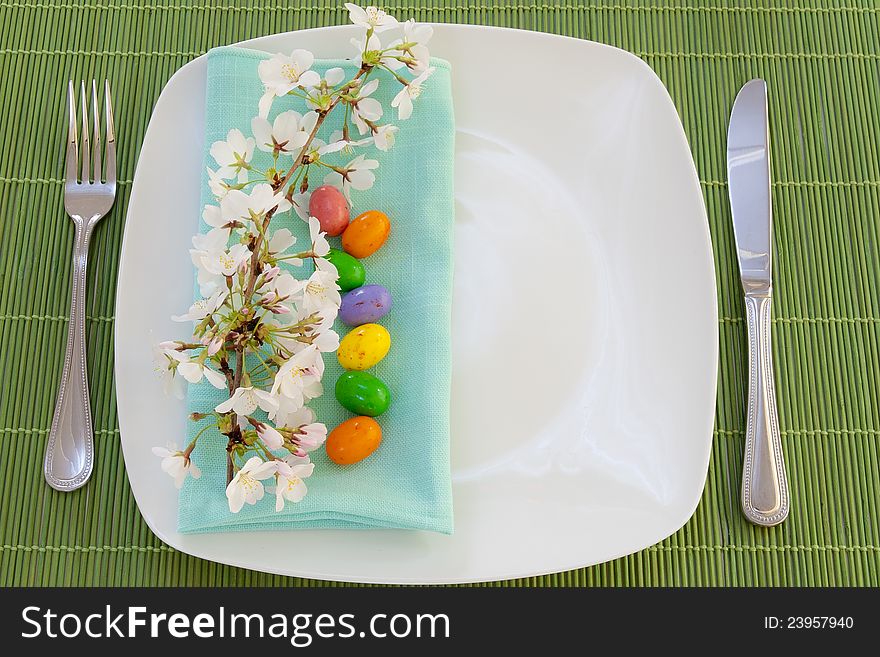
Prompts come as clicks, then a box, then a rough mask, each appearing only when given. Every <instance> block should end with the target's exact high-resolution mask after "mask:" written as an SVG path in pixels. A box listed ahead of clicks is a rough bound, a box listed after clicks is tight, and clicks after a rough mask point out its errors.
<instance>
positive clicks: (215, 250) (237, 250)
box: [189, 228, 251, 282]
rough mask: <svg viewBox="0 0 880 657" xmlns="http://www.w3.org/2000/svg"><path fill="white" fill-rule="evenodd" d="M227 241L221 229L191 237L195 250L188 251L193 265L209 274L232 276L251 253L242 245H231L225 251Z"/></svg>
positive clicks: (225, 234)
mask: <svg viewBox="0 0 880 657" xmlns="http://www.w3.org/2000/svg"><path fill="white" fill-rule="evenodd" d="M227 241H228V236H227V232H226V231H225V230H223V229H222V228H214V229H213V230H209V231H208V232H207V233H204V234H199V235H196V236H195V237H193V247H195V248H193V249H190V251H189V252H190V255H191V256H192V260H193V263H194V264H195V265H196V267H198V268H200V269H204V270H205V271H206V272H207V273H209V274H214V275H221V276H232V275H233V274H234V273H235V272H236V271H238V268H239V267H241V266H242V265H243V264H244V263H245V262H247V260H248V258H250V256H251V252H250V250H249V249H248V248H247V247H246V246H245V245H244V244H233V245H232V246H231V247H230V248H228V249H227V248H226V242H227ZM200 282H201V281H200Z"/></svg>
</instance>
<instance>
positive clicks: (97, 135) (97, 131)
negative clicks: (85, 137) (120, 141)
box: [92, 79, 101, 183]
mask: <svg viewBox="0 0 880 657" xmlns="http://www.w3.org/2000/svg"><path fill="white" fill-rule="evenodd" d="M92 118H93V119H94V121H93V123H94V126H93V128H94V132H93V133H92V134H93V135H94V136H93V143H92V150H93V151H94V153H95V154H94V156H93V158H94V161H95V163H94V167H93V168H92V180H94V181H95V182H96V183H100V182H101V122H100V120H99V119H98V83H97V82H95V80H94V79H92Z"/></svg>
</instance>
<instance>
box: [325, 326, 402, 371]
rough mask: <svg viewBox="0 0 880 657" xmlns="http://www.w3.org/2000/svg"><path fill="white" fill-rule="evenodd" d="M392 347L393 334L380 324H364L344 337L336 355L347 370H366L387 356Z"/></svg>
mask: <svg viewBox="0 0 880 657" xmlns="http://www.w3.org/2000/svg"><path fill="white" fill-rule="evenodd" d="M390 348H391V334H389V333H388V330H387V329H386V328H385V327H384V326H380V325H379V324H364V325H363V326H358V327H357V328H356V329H352V330H351V331H350V332H349V334H348V335H346V336H345V337H344V338H342V342H340V343H339V349H337V350H336V357H337V358H338V359H339V364H340V365H342V366H343V367H344V368H345V369H347V370H365V369H368V368H370V367H372V366H373V365H375V364H376V363H378V362H379V361H380V360H382V359H383V358H385V355H386V354H387V353H388V350H389V349H390Z"/></svg>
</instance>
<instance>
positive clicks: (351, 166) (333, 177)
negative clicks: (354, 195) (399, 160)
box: [324, 155, 379, 205]
mask: <svg viewBox="0 0 880 657" xmlns="http://www.w3.org/2000/svg"><path fill="white" fill-rule="evenodd" d="M378 166H379V162H378V161H377V160H367V159H365V158H364V156H363V155H358V156H357V157H356V158H354V159H353V160H352V161H351V162H349V163H348V164H346V165H345V167H343V168H344V170H345V173H339V172H338V171H331V172H330V173H328V174H327V175H326V176H324V183H325V184H327V185H334V186H335V187H340V188H341V189H342V193H343V194H344V195H345V198H346V199H347V200H348V204H349V205H351V190H352V189H357V190H359V191H364V190H366V189H369V188H370V187H372V186H373V183H374V182H375V181H376V175H375V174H374V173H373V171H372V170H373V169H375V168H377V167H378Z"/></svg>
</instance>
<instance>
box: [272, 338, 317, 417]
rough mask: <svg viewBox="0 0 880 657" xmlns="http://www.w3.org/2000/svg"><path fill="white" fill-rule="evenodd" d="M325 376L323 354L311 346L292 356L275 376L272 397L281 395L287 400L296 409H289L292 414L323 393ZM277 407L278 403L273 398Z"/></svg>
mask: <svg viewBox="0 0 880 657" xmlns="http://www.w3.org/2000/svg"><path fill="white" fill-rule="evenodd" d="M323 374H324V360H323V359H322V358H321V352H319V351H318V349H317V348H316V347H314V346H313V345H309V346H307V347H306V348H304V349H303V350H301V351H300V352H299V353H296V354H294V355H293V356H291V357H290V358H289V359H288V360H287V362H285V363H284V365H282V366H281V367H280V368H279V369H278V373H277V374H276V375H275V382H274V384H273V385H272V395H276V396H277V395H280V396H282V397H285V398H287V399H288V400H289V401H290V402H291V403H292V405H293V407H294V408H288V409H287V412H288V413H292V412H294V411H296V410H299V408H301V407H302V405H303V404H304V403H305V401H306V400H308V399H314V398H315V397H318V396H319V395H320V394H321V393H322V392H323V387H322V386H321V377H322V376H323ZM273 401H275V404H276V407H277V405H278V403H279V402H278V401H277V400H275V399H274V398H273ZM270 417H272V416H271V415H270Z"/></svg>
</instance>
